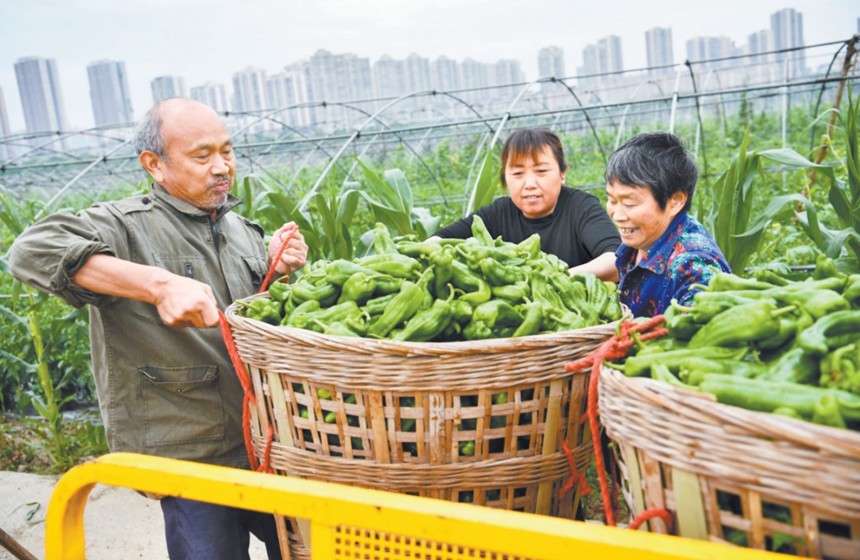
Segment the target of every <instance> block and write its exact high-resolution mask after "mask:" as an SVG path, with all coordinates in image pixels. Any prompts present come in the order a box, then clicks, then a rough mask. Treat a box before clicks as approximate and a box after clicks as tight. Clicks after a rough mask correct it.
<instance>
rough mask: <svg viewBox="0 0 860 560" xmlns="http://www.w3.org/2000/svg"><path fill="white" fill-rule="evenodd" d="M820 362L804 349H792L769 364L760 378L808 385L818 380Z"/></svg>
mask: <svg viewBox="0 0 860 560" xmlns="http://www.w3.org/2000/svg"><path fill="white" fill-rule="evenodd" d="M818 372H819V369H818V360H817V359H816V357H815V355H814V354H812V353H811V352H809V351H807V350H806V349H804V348H799V347H796V348H792V349H790V350H788V351H787V352H784V353H783V354H782V355H781V356H780V357H779V358H777V359H776V360H774V361H772V362H769V363H768V364H767V369H766V371H765V372H764V373H762V374H761V375H760V376H759V377H760V378H761V379H763V380H765V381H786V382H791V383H808V382H810V381H813V380H814V379H817V378H818V375H819V373H818Z"/></svg>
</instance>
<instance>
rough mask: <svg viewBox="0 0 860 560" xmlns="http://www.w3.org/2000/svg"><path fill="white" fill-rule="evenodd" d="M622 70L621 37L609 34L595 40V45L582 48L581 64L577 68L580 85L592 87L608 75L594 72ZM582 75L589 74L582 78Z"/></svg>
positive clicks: (605, 72) (609, 72)
mask: <svg viewBox="0 0 860 560" xmlns="http://www.w3.org/2000/svg"><path fill="white" fill-rule="evenodd" d="M622 70H624V63H623V61H622V58H621V37H618V36H617V35H610V36H609V37H604V38H602V39H600V40H599V41H597V44H595V45H587V46H586V47H585V48H584V49H583V50H582V66H580V67H579V68H577V75H578V76H580V79H579V85H580V87H592V86H594V85H595V84H597V83H598V82H601V81H606V80H607V79H609V77H608V76H594V75H595V74H611V73H613V72H620V71H622ZM583 76H589V77H586V78H582V77H583Z"/></svg>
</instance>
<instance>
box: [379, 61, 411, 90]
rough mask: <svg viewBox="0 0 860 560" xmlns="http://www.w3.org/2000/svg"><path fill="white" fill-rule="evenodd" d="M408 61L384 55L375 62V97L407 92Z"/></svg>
mask: <svg viewBox="0 0 860 560" xmlns="http://www.w3.org/2000/svg"><path fill="white" fill-rule="evenodd" d="M406 74H407V68H406V63H405V62H404V61H402V60H394V59H393V58H391V57H390V56H388V55H383V56H382V57H380V59H379V60H377V61H376V62H374V63H373V91H374V96H375V97H399V96H401V95H403V94H404V93H406V91H407V88H408V85H407V75H406Z"/></svg>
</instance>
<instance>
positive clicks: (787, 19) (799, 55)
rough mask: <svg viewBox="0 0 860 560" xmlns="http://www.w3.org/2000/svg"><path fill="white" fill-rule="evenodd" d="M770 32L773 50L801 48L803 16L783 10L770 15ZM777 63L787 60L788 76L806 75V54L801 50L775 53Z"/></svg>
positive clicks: (788, 9) (794, 11) (790, 9)
mask: <svg viewBox="0 0 860 560" xmlns="http://www.w3.org/2000/svg"><path fill="white" fill-rule="evenodd" d="M770 30H771V32H772V33H773V47H774V49H775V50H784V49H793V48H797V47H803V46H804V45H805V43H804V42H803V14H801V13H800V12H798V11H796V10H793V9H792V8H785V9H783V10H780V11H778V12H774V13H773V14H771V15H770ZM776 60H777V62H782V61H784V60H788V71H789V73H790V76H802V75H804V74H806V54H805V53H804V51H803V50H797V51H793V52H783V53H777V55H776Z"/></svg>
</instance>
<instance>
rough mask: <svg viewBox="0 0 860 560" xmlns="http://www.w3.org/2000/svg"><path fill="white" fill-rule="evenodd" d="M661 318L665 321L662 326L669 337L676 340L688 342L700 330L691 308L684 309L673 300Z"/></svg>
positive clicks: (700, 326)
mask: <svg viewBox="0 0 860 560" xmlns="http://www.w3.org/2000/svg"><path fill="white" fill-rule="evenodd" d="M663 317H664V318H665V319H666V322H665V323H664V325H665V327H666V328H667V329H668V330H669V336H670V337H672V338H674V339H677V340H690V339H691V338H693V335H695V334H696V333H697V332H699V329H700V328H702V324H701V323H699V322H697V321H696V320H695V317H694V315H693V311H692V308H690V307H684V306H683V305H681V304H679V303H678V300H676V299H674V298H673V299H672V301H671V303H670V305H669V307H668V308H667V309H666V311H665V312H664V313H663Z"/></svg>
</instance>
